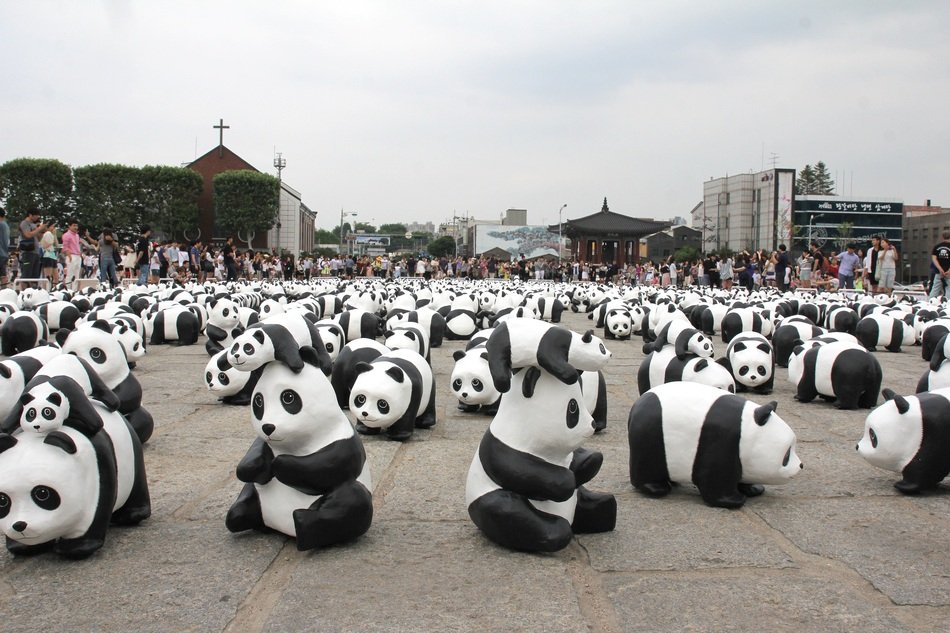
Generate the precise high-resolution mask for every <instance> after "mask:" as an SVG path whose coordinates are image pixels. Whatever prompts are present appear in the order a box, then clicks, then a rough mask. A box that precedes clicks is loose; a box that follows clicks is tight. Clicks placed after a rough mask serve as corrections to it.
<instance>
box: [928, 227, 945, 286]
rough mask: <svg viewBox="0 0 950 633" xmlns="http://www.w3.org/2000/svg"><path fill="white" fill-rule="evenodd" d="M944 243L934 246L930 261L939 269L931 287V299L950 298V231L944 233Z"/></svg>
mask: <svg viewBox="0 0 950 633" xmlns="http://www.w3.org/2000/svg"><path fill="white" fill-rule="evenodd" d="M941 237H942V238H943V241H942V242H940V243H939V244H937V245H936V246H934V249H933V251H932V252H931V255H930V259H931V260H932V261H933V265H934V267H935V268H936V269H937V271H936V273H935V274H934V278H933V283H932V284H931V286H930V296H931V298H935V297H939V296H941V295H943V296H944V297H947V298H950V292H948V291H947V290H948V289H950V231H944V232H943V235H942V236H941Z"/></svg>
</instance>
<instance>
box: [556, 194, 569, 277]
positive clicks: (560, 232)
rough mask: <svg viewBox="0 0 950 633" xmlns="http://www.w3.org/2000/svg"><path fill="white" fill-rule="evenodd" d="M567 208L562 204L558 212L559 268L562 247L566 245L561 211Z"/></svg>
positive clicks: (559, 265)
mask: <svg viewBox="0 0 950 633" xmlns="http://www.w3.org/2000/svg"><path fill="white" fill-rule="evenodd" d="M566 208H567V205H566V204H562V205H561V208H560V209H558V210H557V266H558V268H560V267H561V246H562V245H563V244H564V227H563V226H561V211H563V210H564V209H566Z"/></svg>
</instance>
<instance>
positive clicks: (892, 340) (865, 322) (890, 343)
mask: <svg viewBox="0 0 950 633" xmlns="http://www.w3.org/2000/svg"><path fill="white" fill-rule="evenodd" d="M854 335H855V336H856V337H857V338H858V341H860V343H861V345H863V346H864V347H865V349H867V350H868V351H869V352H873V351H874V350H875V349H876V348H877V346H878V345H880V346H881V347H883V348H884V349H886V350H887V351H889V352H899V351H901V346H909V345H913V344H914V343H915V341H916V339H917V336H916V334H915V333H914V328H913V327H911V326H909V325H907V324H906V323H904V322H903V321H902V320H900V319H896V318H894V317H892V316H890V315H888V314H869V315H867V316H865V317H863V318H862V319H861V320H860V321H858V325H857V326H856V327H855V329H854Z"/></svg>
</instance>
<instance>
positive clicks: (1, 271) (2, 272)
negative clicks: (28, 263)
mask: <svg viewBox="0 0 950 633" xmlns="http://www.w3.org/2000/svg"><path fill="white" fill-rule="evenodd" d="M9 258H10V225H9V224H7V210H6V209H4V208H3V207H0V288H6V287H7V260H8V259H9Z"/></svg>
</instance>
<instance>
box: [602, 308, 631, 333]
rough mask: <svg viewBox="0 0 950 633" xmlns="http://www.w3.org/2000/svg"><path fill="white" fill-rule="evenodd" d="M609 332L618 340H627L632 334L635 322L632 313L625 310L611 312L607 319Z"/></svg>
mask: <svg viewBox="0 0 950 633" xmlns="http://www.w3.org/2000/svg"><path fill="white" fill-rule="evenodd" d="M605 323H606V325H607V330H608V331H609V332H610V333H611V334H613V335H614V336H616V337H617V338H625V337H627V336H629V335H630V334H631V330H632V327H633V321H632V319H631V317H630V313H629V312H627V311H625V310H611V311H610V312H608V313H607V318H606V319H605Z"/></svg>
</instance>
